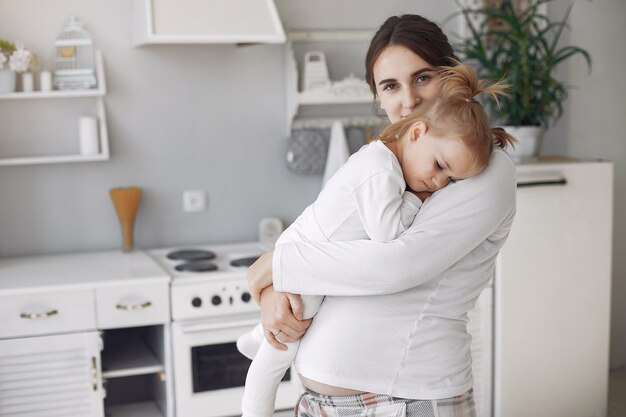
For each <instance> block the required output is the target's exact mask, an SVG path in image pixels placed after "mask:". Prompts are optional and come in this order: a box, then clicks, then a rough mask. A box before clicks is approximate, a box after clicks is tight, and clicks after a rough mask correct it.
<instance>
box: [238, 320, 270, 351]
mask: <svg viewBox="0 0 626 417" xmlns="http://www.w3.org/2000/svg"><path fill="white" fill-rule="evenodd" d="M264 337H265V335H264V334H263V326H262V325H261V324H260V323H259V324H257V325H256V326H255V327H254V329H252V330H250V331H249V332H247V333H244V334H242V335H241V336H239V338H238V339H237V349H238V350H239V352H241V353H242V354H243V355H244V356H245V357H246V358H248V359H254V356H255V355H256V353H257V351H258V350H259V346H261V342H262V341H263V339H264Z"/></svg>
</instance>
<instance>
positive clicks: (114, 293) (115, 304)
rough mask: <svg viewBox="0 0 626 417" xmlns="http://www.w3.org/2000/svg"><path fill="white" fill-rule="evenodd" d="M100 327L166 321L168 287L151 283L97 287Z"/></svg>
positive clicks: (167, 313) (168, 316)
mask: <svg viewBox="0 0 626 417" xmlns="http://www.w3.org/2000/svg"><path fill="white" fill-rule="evenodd" d="M96 305H97V311H98V328H99V329H116V328H123V327H136V326H147V325H151V324H163V323H167V322H169V319H170V309H169V286H168V285H167V284H166V283H153V284H144V285H133V286H119V287H117V286H116V287H109V288H97V289H96Z"/></svg>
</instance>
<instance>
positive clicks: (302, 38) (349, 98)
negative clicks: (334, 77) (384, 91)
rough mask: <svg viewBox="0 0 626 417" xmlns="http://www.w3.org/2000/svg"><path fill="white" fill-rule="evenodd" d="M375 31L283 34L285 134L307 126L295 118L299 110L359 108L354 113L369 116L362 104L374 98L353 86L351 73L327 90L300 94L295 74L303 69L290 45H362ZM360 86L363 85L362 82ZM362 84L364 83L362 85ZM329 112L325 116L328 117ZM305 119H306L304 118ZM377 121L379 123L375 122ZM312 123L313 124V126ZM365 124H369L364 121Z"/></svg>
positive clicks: (300, 31) (297, 31) (309, 31)
mask: <svg viewBox="0 0 626 417" xmlns="http://www.w3.org/2000/svg"><path fill="white" fill-rule="evenodd" d="M374 33H375V30H361V29H339V30H292V31H289V32H288V33H287V48H288V51H287V54H286V55H287V60H286V61H287V62H286V74H287V76H286V79H287V89H286V93H287V97H286V103H287V129H286V130H287V135H288V136H289V135H290V134H291V129H293V128H294V126H302V125H303V123H304V124H307V121H306V120H300V118H301V117H302V115H300V116H298V109H299V108H300V107H305V106H310V107H313V106H315V107H320V108H321V107H323V106H336V105H361V107H360V108H359V110H358V117H360V118H363V117H373V116H374V115H373V114H371V113H372V112H371V111H365V110H364V108H363V107H362V105H363V104H370V105H371V104H372V103H373V102H374V99H373V97H372V94H371V92H370V91H369V88H367V90H366V89H365V88H363V87H364V86H363V85H357V80H353V79H352V78H351V77H352V74H350V75H349V76H348V77H347V78H345V79H344V80H341V81H335V82H331V86H329V88H327V89H326V88H320V89H313V90H305V91H300V90H299V87H298V84H299V83H298V79H299V73H300V72H301V71H303V68H301V69H300V71H299V69H298V63H297V61H296V53H295V51H294V44H296V43H316V42H317V43H340V42H362V43H369V41H370V40H371V38H372V36H373V35H374ZM363 84H364V83H363ZM364 85H366V84H364ZM332 115H333V113H332V110H331V111H330V112H328V116H331V117H332ZM305 119H306V116H305ZM379 121H380V120H379ZM313 124H315V123H313ZM368 125H370V123H369V122H368Z"/></svg>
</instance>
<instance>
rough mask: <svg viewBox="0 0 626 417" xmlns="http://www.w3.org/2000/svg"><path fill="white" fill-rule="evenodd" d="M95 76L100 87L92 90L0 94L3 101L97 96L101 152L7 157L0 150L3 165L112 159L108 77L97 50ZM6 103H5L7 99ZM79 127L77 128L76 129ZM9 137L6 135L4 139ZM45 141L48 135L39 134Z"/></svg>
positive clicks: (95, 97) (73, 98)
mask: <svg viewBox="0 0 626 417" xmlns="http://www.w3.org/2000/svg"><path fill="white" fill-rule="evenodd" d="M96 77H97V80H98V88H95V89H91V90H54V91H48V92H44V91H34V92H30V93H25V92H17V93H9V94H2V95H0V104H3V103H2V102H7V101H15V100H47V101H49V102H50V103H53V102H57V101H58V100H78V99H93V100H95V106H96V115H97V118H98V137H99V148H100V152H99V153H98V154H94V155H81V154H79V153H76V154H70V155H54V156H51V155H32V156H30V155H28V156H19V157H6V156H3V155H2V153H0V166H2V165H30V164H51V163H64V162H86V161H105V160H108V159H109V137H108V131H107V119H106V111H105V107H104V96H105V95H106V80H105V78H104V64H103V62H102V54H101V53H100V51H96ZM4 104H5V105H6V103H4ZM79 116H82V114H79V115H77V116H76V126H78V118H79ZM77 130H78V129H77ZM5 140H6V139H5ZM40 140H41V141H42V142H45V141H47V140H48V138H45V137H42V138H40ZM78 144H79V138H78V135H77V136H76V148H78Z"/></svg>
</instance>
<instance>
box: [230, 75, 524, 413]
mask: <svg viewBox="0 0 626 417" xmlns="http://www.w3.org/2000/svg"><path fill="white" fill-rule="evenodd" d="M436 78H437V82H439V83H440V84H441V87H440V95H439V97H437V98H436V99H435V100H432V101H431V102H430V103H428V104H424V105H422V106H419V107H418V108H417V109H416V110H415V111H414V112H413V113H412V114H411V115H409V116H408V117H405V118H403V119H401V120H399V121H397V122H395V123H393V124H391V125H390V126H388V127H387V128H386V129H385V130H384V131H383V133H382V134H381V135H380V138H379V140H376V141H374V142H372V143H370V144H369V145H367V146H365V147H363V148H362V149H361V150H359V151H358V152H357V153H356V154H354V155H353V156H352V157H350V159H349V160H348V162H346V164H345V165H344V166H343V167H342V168H341V169H340V170H339V171H337V173H336V174H335V176H334V177H333V178H332V179H331V180H330V181H329V182H328V183H327V184H326V186H325V187H324V189H323V190H322V192H321V193H320V195H319V196H318V198H317V199H316V201H315V202H314V203H313V204H311V205H310V206H309V207H307V208H306V209H305V211H304V212H303V213H302V214H301V215H300V216H299V217H298V218H297V219H296V221H295V222H294V223H293V224H292V225H291V226H290V227H289V228H288V229H287V230H286V231H285V232H284V233H283V234H282V235H281V237H280V238H279V240H278V241H277V243H276V245H277V246H279V245H281V244H284V243H288V242H294V241H310V242H313V241H333V240H356V239H367V238H369V239H371V240H374V241H379V242H386V241H390V240H393V239H394V238H396V237H397V236H398V235H399V234H400V233H402V232H403V231H405V230H406V229H407V228H408V227H409V225H410V224H411V223H412V222H413V219H414V217H415V215H416V213H417V211H418V210H419V208H420V206H421V200H420V199H419V198H418V197H417V196H416V195H415V194H414V193H419V192H426V193H432V192H435V191H437V190H439V189H441V188H444V187H446V186H447V185H448V184H450V183H453V182H456V181H459V180H463V179H466V178H469V177H472V176H474V175H477V174H478V173H480V172H481V171H482V170H483V169H484V168H485V167H486V166H487V164H488V162H489V159H490V156H491V153H492V150H493V146H494V144H496V145H497V146H499V147H501V148H505V147H506V146H507V145H508V144H510V143H513V142H514V141H515V139H513V138H512V137H511V136H510V135H508V134H507V133H506V132H504V130H502V129H492V128H491V127H490V124H489V121H488V118H487V116H486V114H485V112H484V110H483V108H482V106H481V105H480V104H479V103H478V102H477V101H476V100H475V97H476V96H477V95H479V94H486V95H487V96H490V97H491V98H493V99H494V100H496V101H497V97H498V95H500V94H502V91H503V88H504V85H503V84H502V83H495V84H488V83H486V82H484V81H481V80H479V79H478V77H477V75H476V73H475V71H474V70H473V69H472V68H471V67H469V66H467V65H463V64H459V65H457V66H454V67H443V68H442V69H441V70H439V71H438V72H437V77H436ZM328 295H333V294H328ZM302 301H303V304H304V307H305V309H304V317H305V318H307V319H308V318H311V317H313V316H314V315H315V314H316V313H317V311H318V310H319V308H320V305H321V303H322V301H323V297H322V296H310V295H308V296H303V297H302ZM237 345H238V347H239V349H240V351H241V352H242V353H243V354H245V355H246V356H248V357H254V360H253V362H252V365H251V366H250V369H249V371H248V376H247V380H246V388H245V393H244V397H243V403H242V410H243V416H244V417H253V416H263V417H269V416H271V415H272V413H273V411H274V401H275V396H276V390H277V388H278V384H279V383H280V380H281V378H282V377H283V375H284V373H285V372H286V370H287V369H288V368H289V366H291V364H292V362H293V360H294V358H295V356H296V353H297V349H298V345H299V342H294V343H289V344H288V349H287V350H286V351H281V350H276V349H274V348H273V347H272V346H271V345H270V344H269V343H268V342H267V341H265V340H264V338H263V330H262V327H261V325H258V326H257V327H256V328H255V329H254V330H253V331H252V332H251V333H248V334H246V335H244V336H242V337H241V338H240V340H239V341H238V344H237ZM257 350H258V351H257Z"/></svg>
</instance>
